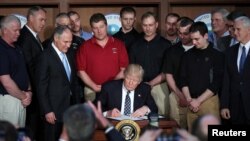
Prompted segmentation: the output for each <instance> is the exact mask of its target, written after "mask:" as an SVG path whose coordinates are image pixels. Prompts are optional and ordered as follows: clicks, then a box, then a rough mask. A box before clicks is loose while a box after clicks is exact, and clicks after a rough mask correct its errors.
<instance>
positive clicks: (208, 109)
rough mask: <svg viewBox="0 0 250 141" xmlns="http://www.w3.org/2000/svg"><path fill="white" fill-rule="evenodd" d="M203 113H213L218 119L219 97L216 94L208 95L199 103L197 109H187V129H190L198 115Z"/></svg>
mask: <svg viewBox="0 0 250 141" xmlns="http://www.w3.org/2000/svg"><path fill="white" fill-rule="evenodd" d="M205 114H213V115H215V116H216V117H218V119H220V111H219V97H218V95H215V96H213V97H210V98H209V99H208V100H206V101H205V102H203V103H202V104H201V105H200V108H199V111H198V112H196V113H194V112H193V111H191V110H189V109H188V111H187V123H188V128H189V131H191V129H192V124H193V122H194V121H195V120H196V119H197V118H198V117H200V116H202V115H205Z"/></svg>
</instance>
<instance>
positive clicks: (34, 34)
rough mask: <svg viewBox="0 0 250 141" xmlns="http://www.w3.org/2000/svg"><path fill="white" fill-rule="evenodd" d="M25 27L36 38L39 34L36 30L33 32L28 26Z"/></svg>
mask: <svg viewBox="0 0 250 141" xmlns="http://www.w3.org/2000/svg"><path fill="white" fill-rule="evenodd" d="M25 26H26V27H27V28H28V30H29V31H30V32H31V34H32V35H33V36H34V37H35V38H36V36H37V33H36V32H35V31H34V30H32V29H31V28H30V27H29V26H28V25H25Z"/></svg>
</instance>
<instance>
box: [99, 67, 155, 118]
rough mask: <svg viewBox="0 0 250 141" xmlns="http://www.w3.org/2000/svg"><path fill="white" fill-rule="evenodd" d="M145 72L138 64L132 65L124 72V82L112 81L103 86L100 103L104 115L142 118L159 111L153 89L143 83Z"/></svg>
mask: <svg viewBox="0 0 250 141" xmlns="http://www.w3.org/2000/svg"><path fill="white" fill-rule="evenodd" d="M143 74H144V70H143V68H142V67H141V66H140V65H138V64H130V65H128V67H127V68H126V69H125V71H124V80H112V81H109V82H107V83H105V84H104V85H103V86H102V89H101V93H100V97H99V99H98V100H99V101H101V103H102V109H103V111H104V115H106V116H108V117H110V116H111V117H118V116H121V115H127V116H132V117H141V116H144V115H147V114H149V113H150V112H153V113H157V112H158V109H157V106H156V104H155V101H154V99H153V97H152V96H151V87H150V86H149V85H148V84H146V83H141V81H142V78H143Z"/></svg>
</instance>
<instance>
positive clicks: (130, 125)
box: [115, 120, 141, 141]
mask: <svg viewBox="0 0 250 141" xmlns="http://www.w3.org/2000/svg"><path fill="white" fill-rule="evenodd" d="M115 128H116V129H117V130H118V131H119V132H120V133H121V134H122V135H123V137H124V139H125V140H126V141H138V139H139V135H140V131H141V130H140V127H139V125H138V124H137V123H136V122H134V121H133V120H122V121H121V122H119V123H118V124H117V125H116V126H115Z"/></svg>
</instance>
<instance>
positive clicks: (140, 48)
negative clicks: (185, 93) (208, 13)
mask: <svg viewBox="0 0 250 141" xmlns="http://www.w3.org/2000/svg"><path fill="white" fill-rule="evenodd" d="M141 21H142V29H143V32H144V36H142V37H140V38H138V40H137V42H136V43H135V44H133V46H132V47H131V50H130V53H129V59H130V63H134V64H140V65H141V66H142V68H143V69H144V70H145V74H144V77H143V82H146V83H148V84H149V85H150V86H151V87H152V91H151V94H152V96H153V98H154V100H155V102H156V105H157V107H158V110H159V113H160V114H163V115H167V114H168V108H169V106H168V103H169V102H168V88H167V85H166V84H165V83H163V82H164V81H165V75H164V74H163V72H162V66H163V60H164V56H165V54H166V51H167V49H168V48H170V46H171V43H170V42H169V41H168V40H166V39H164V38H163V37H161V36H160V35H159V34H157V32H156V31H157V28H158V22H157V18H156V16H155V14H154V13H152V12H146V13H145V14H143V15H142V18H141Z"/></svg>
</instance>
